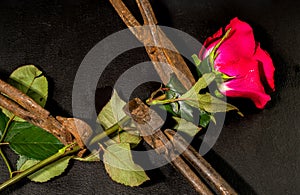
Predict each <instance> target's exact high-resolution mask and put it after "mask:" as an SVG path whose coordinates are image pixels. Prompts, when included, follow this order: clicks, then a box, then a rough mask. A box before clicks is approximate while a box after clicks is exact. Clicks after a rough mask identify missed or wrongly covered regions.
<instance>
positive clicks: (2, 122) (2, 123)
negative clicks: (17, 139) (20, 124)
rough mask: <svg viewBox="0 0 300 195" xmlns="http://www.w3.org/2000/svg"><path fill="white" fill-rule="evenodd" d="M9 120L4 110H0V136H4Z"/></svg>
mask: <svg viewBox="0 0 300 195" xmlns="http://www.w3.org/2000/svg"><path fill="white" fill-rule="evenodd" d="M7 121H8V118H7V117H6V116H5V114H3V112H2V111H1V110H0V137H1V136H2V133H3V131H4V129H5V127H6V123H7Z"/></svg>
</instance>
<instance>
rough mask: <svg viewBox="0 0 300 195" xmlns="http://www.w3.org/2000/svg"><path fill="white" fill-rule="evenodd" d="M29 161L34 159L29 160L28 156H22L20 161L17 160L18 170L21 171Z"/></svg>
mask: <svg viewBox="0 0 300 195" xmlns="http://www.w3.org/2000/svg"><path fill="white" fill-rule="evenodd" d="M28 160H32V159H30V158H28V157H27V156H23V155H20V156H19V159H18V160H17V170H20V169H21V167H22V166H23V164H24V163H25V162H26V161H28Z"/></svg>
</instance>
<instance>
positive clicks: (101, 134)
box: [89, 116, 130, 145]
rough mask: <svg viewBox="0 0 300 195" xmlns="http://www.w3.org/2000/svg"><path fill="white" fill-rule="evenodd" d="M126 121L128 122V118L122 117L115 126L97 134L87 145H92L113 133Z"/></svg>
mask: <svg viewBox="0 0 300 195" xmlns="http://www.w3.org/2000/svg"><path fill="white" fill-rule="evenodd" d="M128 120H130V117H129V116H125V117H123V118H122V119H121V120H120V121H118V122H117V123H116V124H114V125H113V126H111V127H110V128H108V129H106V130H105V131H103V132H102V133H99V134H98V135H96V136H94V137H93V139H92V140H91V141H90V142H89V145H93V144H95V143H97V142H99V141H101V140H102V139H103V138H105V137H107V136H109V135H111V134H113V133H115V132H116V131H117V130H118V129H119V128H120V127H121V126H122V125H123V124H124V123H126V122H127V121H128Z"/></svg>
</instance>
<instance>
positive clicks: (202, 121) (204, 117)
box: [199, 111, 211, 128]
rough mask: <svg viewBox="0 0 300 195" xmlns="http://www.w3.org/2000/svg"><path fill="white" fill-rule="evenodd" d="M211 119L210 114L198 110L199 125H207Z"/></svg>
mask: <svg viewBox="0 0 300 195" xmlns="http://www.w3.org/2000/svg"><path fill="white" fill-rule="evenodd" d="M210 120H211V115H210V114H208V113H207V112H204V111H200V121H199V125H200V126H201V127H204V128H205V127H207V125H208V124H209V122H210Z"/></svg>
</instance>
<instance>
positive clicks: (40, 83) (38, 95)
mask: <svg viewBox="0 0 300 195" xmlns="http://www.w3.org/2000/svg"><path fill="white" fill-rule="evenodd" d="M8 83H9V84H11V85H12V86H14V87H16V88H17V89H19V90H20V91H22V92H23V93H25V94H26V95H28V96H29V97H31V98H32V99H33V100H34V101H35V102H37V103H38V104H39V105H41V106H42V107H44V106H45V104H46V101H47V97H48V81H47V79H46V77H45V76H43V73H42V72H41V71H40V70H39V69H38V68H36V67H35V66H34V65H26V66H22V67H20V68H18V69H16V70H15V71H14V72H13V73H12V74H11V75H10V77H9V80H8ZM3 112H4V113H5V115H6V116H7V117H9V118H11V117H13V116H14V115H13V114H12V113H11V112H9V111H8V110H5V109H3ZM14 120H15V121H24V120H23V119H21V118H19V117H15V118H14Z"/></svg>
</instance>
